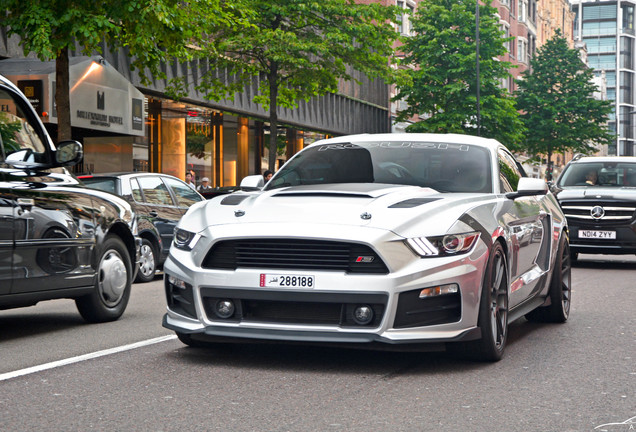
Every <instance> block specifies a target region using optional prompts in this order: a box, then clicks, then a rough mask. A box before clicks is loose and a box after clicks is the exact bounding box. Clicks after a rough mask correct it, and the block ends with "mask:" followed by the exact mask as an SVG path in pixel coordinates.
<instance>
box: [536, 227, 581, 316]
mask: <svg viewBox="0 0 636 432" xmlns="http://www.w3.org/2000/svg"><path fill="white" fill-rule="evenodd" d="M571 256H572V254H571V252H570V246H569V244H568V241H567V238H566V235H565V234H564V235H562V236H561V240H559V249H558V252H557V258H556V261H555V262H554V271H553V272H552V279H550V288H549V292H548V295H549V297H550V304H549V305H548V306H544V307H540V308H538V309H535V310H533V311H532V312H530V313H529V314H527V315H526V318H527V319H528V320H529V321H535V322H554V323H562V322H565V321H567V319H568V317H569V316H570V301H571V298H572V263H571V261H570V257H571Z"/></svg>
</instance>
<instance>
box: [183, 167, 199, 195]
mask: <svg viewBox="0 0 636 432" xmlns="http://www.w3.org/2000/svg"><path fill="white" fill-rule="evenodd" d="M185 182H186V183H187V185H188V186H190V187H191V188H192V189H194V190H197V185H196V184H194V181H193V174H192V171H186V176H185Z"/></svg>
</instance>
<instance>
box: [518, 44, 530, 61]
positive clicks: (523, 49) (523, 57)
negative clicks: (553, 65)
mask: <svg viewBox="0 0 636 432" xmlns="http://www.w3.org/2000/svg"><path fill="white" fill-rule="evenodd" d="M517 60H519V62H520V63H527V62H528V41H527V40H526V39H524V38H517Z"/></svg>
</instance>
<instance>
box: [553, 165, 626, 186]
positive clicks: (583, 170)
mask: <svg viewBox="0 0 636 432" xmlns="http://www.w3.org/2000/svg"><path fill="white" fill-rule="evenodd" d="M557 184H558V186H562V187H563V186H614V187H623V186H630V187H636V163H628V162H593V163H577V164H571V165H570V166H569V167H568V168H567V169H566V170H565V172H564V173H563V175H562V176H561V178H560V179H559V181H558V183H557Z"/></svg>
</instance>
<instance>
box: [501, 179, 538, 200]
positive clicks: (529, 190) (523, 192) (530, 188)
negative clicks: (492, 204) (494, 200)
mask: <svg viewBox="0 0 636 432" xmlns="http://www.w3.org/2000/svg"><path fill="white" fill-rule="evenodd" d="M547 193H548V184H547V183H546V182H545V181H544V180H543V179H537V178H531V177H521V178H520V179H519V184H518V185H517V191H516V192H508V193H507V194H506V198H508V199H512V200H514V199H516V198H519V197H523V196H532V195H545V194H547Z"/></svg>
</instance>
